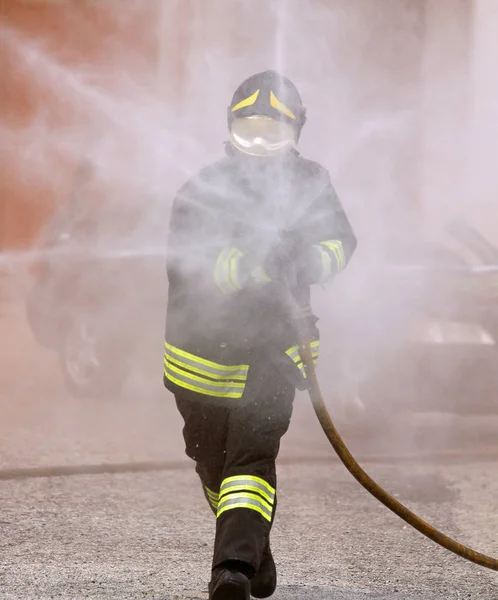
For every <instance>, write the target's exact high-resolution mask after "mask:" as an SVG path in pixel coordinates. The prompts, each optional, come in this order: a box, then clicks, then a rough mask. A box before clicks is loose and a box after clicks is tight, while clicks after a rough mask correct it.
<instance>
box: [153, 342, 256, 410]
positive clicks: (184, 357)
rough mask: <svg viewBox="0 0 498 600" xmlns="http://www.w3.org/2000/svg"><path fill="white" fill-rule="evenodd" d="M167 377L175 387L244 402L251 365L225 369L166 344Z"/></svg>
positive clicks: (226, 367)
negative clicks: (243, 396) (242, 399)
mask: <svg viewBox="0 0 498 600" xmlns="http://www.w3.org/2000/svg"><path fill="white" fill-rule="evenodd" d="M164 346H165V350H164V376H165V377H166V378H167V379H169V380H170V381H172V382H173V383H174V384H176V385H178V386H180V387H182V388H185V389H187V390H190V391H192V392H197V393H199V394H206V395H208V396H216V397H218V398H241V397H242V394H243V393H244V389H245V386H246V380H247V374H248V372H249V365H222V364H219V363H215V362H213V361H209V360H206V359H204V358H202V357H200V356H195V354H191V353H190V352H186V351H185V350H181V349H180V348H176V347H175V346H172V345H171V344H169V343H168V342H165V343H164Z"/></svg>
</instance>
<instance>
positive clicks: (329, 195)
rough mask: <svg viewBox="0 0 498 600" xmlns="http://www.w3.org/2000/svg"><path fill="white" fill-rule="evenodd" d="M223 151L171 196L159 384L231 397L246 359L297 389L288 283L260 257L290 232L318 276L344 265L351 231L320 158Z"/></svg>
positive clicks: (240, 384) (299, 373) (325, 277)
mask: <svg viewBox="0 0 498 600" xmlns="http://www.w3.org/2000/svg"><path fill="white" fill-rule="evenodd" d="M227 154H228V156H227V157H225V158H224V159H222V160H220V161H219V162H217V163H215V164H213V165H211V166H209V167H207V168H205V169H203V170H202V171H201V172H200V173H199V174H198V175H197V176H195V177H194V178H192V179H191V180H190V181H188V182H187V183H186V184H185V185H184V186H183V188H182V189H181V190H180V191H179V193H178V195H177V197H176V199H175V201H174V204H173V208H172V214H171V221H170V232H169V238H168V249H167V256H168V258H167V275H168V280H169V293H168V309H167V318H166V341H165V356H164V367H165V370H164V384H165V386H166V387H167V388H168V389H170V390H171V391H172V392H173V393H178V392H184V391H185V390H190V391H191V392H196V393H197V394H201V395H203V396H208V397H211V398H213V397H214V398H224V399H227V398H229V399H237V398H241V397H242V395H243V391H244V387H245V381H246V378H247V374H248V370H249V369H250V365H251V363H254V361H256V360H258V361H259V360H266V361H268V363H269V364H270V365H272V366H274V367H275V368H278V369H283V370H284V372H285V373H287V374H288V376H289V378H290V380H291V381H292V383H293V384H294V385H295V386H296V387H298V388H300V389H305V387H306V382H305V373H304V369H303V366H302V362H301V360H300V357H299V353H298V352H297V346H296V343H297V333H296V331H295V330H294V328H293V326H292V320H291V318H290V316H289V299H288V293H287V292H286V290H285V289H284V288H283V285H282V283H280V282H278V281H276V280H275V281H273V280H270V278H269V277H268V276H267V274H266V273H265V271H264V260H265V257H266V256H267V255H268V252H269V251H270V250H271V248H272V247H274V246H275V245H276V244H277V243H278V240H279V233H280V232H281V231H283V230H287V231H294V232H297V233H298V234H299V235H300V236H301V238H302V239H304V240H306V242H308V243H309V244H310V246H312V247H313V248H314V251H315V252H316V256H317V257H318V258H319V261H320V262H319V264H320V275H319V276H318V278H317V281H316V283H319V284H326V283H327V282H328V281H330V280H331V279H332V278H333V276H334V275H335V274H336V273H337V272H339V271H341V270H342V269H344V267H345V266H346V265H347V263H348V261H349V259H350V257H351V255H352V253H353V252H354V249H355V247H356V238H355V235H354V233H353V231H352V229H351V226H350V224H349V222H348V219H347V217H346V215H345V213H344V210H343V208H342V206H341V204H340V202H339V199H338V197H337V195H336V193H335V191H334V189H333V187H332V184H331V182H330V178H329V174H328V172H327V171H326V170H325V169H324V168H323V167H321V166H320V165H319V164H317V163H315V162H312V161H310V160H306V159H304V158H303V157H301V156H300V155H299V154H298V153H297V152H292V153H290V154H289V155H287V157H286V158H285V160H282V159H279V160H278V161H276V160H275V159H271V160H267V162H263V161H262V160H261V159H254V158H248V157H244V156H242V155H239V154H238V153H231V154H230V153H228V152H227ZM308 293H309V289H308ZM315 321H316V319H313V330H314V336H313V337H314V338H315V341H314V342H313V350H314V355H315V356H317V355H318V344H319V342H318V330H317V329H316V327H315V326H314V323H315Z"/></svg>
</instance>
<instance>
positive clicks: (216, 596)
mask: <svg viewBox="0 0 498 600" xmlns="http://www.w3.org/2000/svg"><path fill="white" fill-rule="evenodd" d="M250 597H251V585H250V583H249V579H248V578H247V577H246V576H245V575H244V574H243V573H241V572H240V571H233V570H231V569H226V568H223V567H221V568H218V569H215V570H214V571H213V574H212V577H211V581H210V583H209V600H250Z"/></svg>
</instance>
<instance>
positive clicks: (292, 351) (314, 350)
mask: <svg viewBox="0 0 498 600" xmlns="http://www.w3.org/2000/svg"><path fill="white" fill-rule="evenodd" d="M310 346H311V355H312V356H313V362H314V363H315V365H316V363H317V360H318V354H319V352H320V340H315V341H313V342H311V344H310ZM286 354H287V356H288V357H289V358H290V359H291V360H292V361H293V362H294V364H295V365H296V367H297V368H298V369H299V370H300V371H301V375H302V376H303V377H304V378H306V369H305V368H304V364H303V359H302V358H301V355H300V354H299V346H292V348H289V349H288V350H287V351H286Z"/></svg>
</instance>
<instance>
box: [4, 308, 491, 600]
mask: <svg viewBox="0 0 498 600" xmlns="http://www.w3.org/2000/svg"><path fill="white" fill-rule="evenodd" d="M2 315H3V319H2V321H1V322H0V325H1V329H0V333H1V335H2V341H4V340H8V344H5V343H2V346H1V347H2V356H1V360H2V369H1V371H0V410H1V417H2V418H1V419H0V440H1V441H0V598H2V599H5V600H13V599H16V600H17V599H19V600H25V599H26V600H27V599H36V600H38V599H42V600H48V599H52V598H57V599H68V600H69V599H70V600H79V599H83V598H85V599H106V598H110V599H114V598H116V599H117V598H120V599H123V598H124V599H130V600H131V599H135V598H137V599H138V598H141V599H143V598H146V599H150V600H171V599H173V598H175V599H177V600H180V599H181V600H187V599H196V598H206V597H207V594H206V587H207V580H208V577H209V564H210V558H211V548H212V543H213V533H214V521H213V516H212V513H211V512H210V510H209V509H208V507H207V505H206V504H205V500H204V498H203V496H202V493H201V490H200V486H199V483H198V481H197V478H196V475H195V474H194V472H193V469H192V465H191V463H190V462H189V461H188V459H186V458H185V457H184V454H183V444H182V440H181V420H180V418H179V416H178V415H177V414H176V412H175V409H174V406H173V403H172V398H171V396H170V395H169V394H168V393H167V392H165V391H164V390H163V389H162V387H161V385H160V382H159V381H157V379H156V378H155V377H154V376H153V375H152V374H151V375H150V378H149V377H147V378H145V377H144V375H143V373H142V374H140V375H138V376H136V377H135V378H132V380H131V381H130V384H129V386H128V388H127V392H126V395H125V397H123V398H119V399H118V398H109V399H104V400H99V401H93V400H92V401H84V400H75V399H73V398H71V397H70V396H69V395H68V394H67V392H66V391H65V389H64V386H63V382H62V379H61V377H60V373H59V371H58V367H57V362H56V359H55V357H54V356H53V355H52V354H51V353H49V352H47V351H44V350H42V349H40V348H38V347H37V346H36V344H34V342H33V340H32V338H31V335H30V332H29V330H28V328H27V326H26V324H25V323H24V321H23V318H22V308H21V307H20V306H19V305H18V304H16V303H15V302H14V303H10V304H5V303H4V304H3V305H2ZM158 364H159V368H160V357H159V360H158ZM154 368H155V365H154ZM154 368H153V369H151V371H154ZM331 411H332V414H333V406H331ZM497 423H498V421H497V419H494V418H487V419H456V418H454V417H451V416H448V415H439V416H438V415H430V416H428V415H418V416H417V417H416V418H415V417H414V418H410V419H409V420H406V419H405V420H403V419H400V420H399V422H398V423H397V424H396V425H395V426H392V429H391V430H389V431H382V430H379V431H374V432H373V435H372V436H371V439H369V440H368V441H366V440H365V439H362V438H361V437H358V436H355V435H354V432H347V434H346V441H347V442H348V443H349V444H350V445H351V448H352V450H353V452H354V453H356V454H358V456H360V459H361V461H362V462H363V464H364V466H365V467H366V469H367V470H368V472H369V473H370V474H371V475H372V476H374V477H375V478H376V479H377V480H378V481H379V482H380V483H381V484H383V485H385V486H386V488H387V489H388V490H389V491H390V492H391V493H393V494H395V495H396V497H397V498H398V499H399V500H401V501H402V502H404V503H405V504H406V505H408V506H409V507H410V508H411V509H413V510H414V511H415V512H417V513H418V514H420V515H421V516H422V517H423V518H424V519H425V520H427V521H428V522H430V523H431V524H434V525H436V526H438V527H439V528H441V529H442V530H443V531H444V532H445V533H446V534H448V535H450V536H452V537H454V538H456V539H457V540H458V541H460V542H462V543H465V544H468V545H470V546H472V547H473V548H475V549H477V550H479V551H481V552H484V553H486V554H490V555H495V556H497V555H498V535H497V534H498V489H497V488H498V468H497V465H498V459H497V458H496V456H497V455H498V452H495V448H494V447H493V446H492V441H493V436H494V437H495V438H496V435H495V433H496V431H498V425H497ZM497 442H498V439H497ZM497 445H498V444H497ZM403 457H408V458H406V459H404V460H403ZM417 457H418V458H417ZM151 460H162V461H164V460H166V461H171V462H173V463H175V465H174V468H170V469H169V470H164V471H161V472H157V473H132V474H116V475H105V474H103V475H83V476H74V477H52V478H38V479H24V480H10V481H7V480H1V470H2V469H12V468H24V467H39V466H49V465H66V466H71V465H85V464H102V463H111V464H114V463H122V462H125V461H151ZM272 540H273V542H272V543H273V548H274V554H275V558H276V562H277V566H278V570H279V582H280V583H279V589H278V592H277V593H276V594H275V596H274V597H275V598H276V600H308V599H310V600H311V599H313V600H321V599H323V600H325V599H327V600H328V599H342V600H360V599H361V600H367V599H377V600H379V599H383V600H386V599H389V600H415V599H417V600H435V599H437V600H446V599H453V598H466V599H468V598H471V599H476V600H481V599H482V600H487V599H489V600H496V598H498V575H497V574H496V573H495V572H492V571H489V570H486V569H484V568H481V567H478V566H475V565H472V564H471V563H468V562H466V561H464V560H462V559H461V558H459V557H457V556H454V555H452V554H450V553H449V552H447V551H445V550H443V549H442V548H439V547H438V546H437V545H435V544H434V543H433V542H431V541H430V540H428V539H426V538H425V537H423V536H422V535H421V534H419V533H418V532H416V531H414V530H412V529H410V528H409V527H408V526H406V525H405V524H404V522H402V521H401V520H400V519H399V518H398V517H396V516H395V515H393V514H391V513H390V512H389V511H388V510H387V509H386V508H385V507H383V506H382V505H380V504H379V503H378V502H377V501H376V500H375V499H374V498H372V497H371V496H369V494H368V493H367V492H365V491H364V490H363V489H362V488H361V487H360V486H359V485H358V484H357V483H356V482H355V481H354V480H353V479H352V477H351V476H350V475H349V473H347V471H346V470H345V468H344V467H343V466H342V465H341V464H340V463H339V461H338V459H337V458H336V457H335V455H334V454H333V451H332V450H331V449H330V448H329V447H328V445H327V442H326V440H325V438H324V436H323V434H322V433H321V432H320V429H319V426H318V425H317V422H316V418H315V416H314V414H313V412H312V410H311V408H310V406H309V403H308V402H307V400H306V397H305V396H300V397H299V398H298V399H297V400H296V405H295V414H294V418H293V422H292V426H291V429H290V431H289V433H288V434H287V435H286V436H285V438H284V440H283V443H282V451H281V459H280V462H279V511H278V515H277V519H276V522H275V527H274V530H273V537H272Z"/></svg>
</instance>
